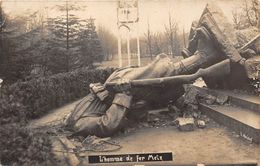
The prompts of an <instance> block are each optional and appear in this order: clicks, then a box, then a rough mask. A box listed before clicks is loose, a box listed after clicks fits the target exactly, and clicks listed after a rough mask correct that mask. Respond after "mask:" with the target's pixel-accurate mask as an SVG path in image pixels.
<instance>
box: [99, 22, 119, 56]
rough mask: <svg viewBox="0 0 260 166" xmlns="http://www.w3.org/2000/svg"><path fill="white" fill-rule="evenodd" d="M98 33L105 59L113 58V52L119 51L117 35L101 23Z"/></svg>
mask: <svg viewBox="0 0 260 166" xmlns="http://www.w3.org/2000/svg"><path fill="white" fill-rule="evenodd" d="M97 33H98V37H99V39H100V42H101V46H102V49H103V53H104V60H109V59H112V58H113V54H115V53H116V51H117V38H116V36H115V35H114V34H113V33H112V32H110V31H109V30H108V29H106V28H105V27H104V26H102V25H99V27H98V32H97Z"/></svg>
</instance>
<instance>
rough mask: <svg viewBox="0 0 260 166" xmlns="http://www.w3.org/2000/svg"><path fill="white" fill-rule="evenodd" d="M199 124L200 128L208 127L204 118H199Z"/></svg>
mask: <svg viewBox="0 0 260 166" xmlns="http://www.w3.org/2000/svg"><path fill="white" fill-rule="evenodd" d="M197 126H198V128H201V129H203V128H205V127H206V122H205V121H203V120H198V121H197Z"/></svg>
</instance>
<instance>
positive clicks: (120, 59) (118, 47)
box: [117, 27, 122, 68]
mask: <svg viewBox="0 0 260 166" xmlns="http://www.w3.org/2000/svg"><path fill="white" fill-rule="evenodd" d="M117 54H118V67H120V68H121V67H122V53H121V35H120V29H119V27H118V36H117Z"/></svg>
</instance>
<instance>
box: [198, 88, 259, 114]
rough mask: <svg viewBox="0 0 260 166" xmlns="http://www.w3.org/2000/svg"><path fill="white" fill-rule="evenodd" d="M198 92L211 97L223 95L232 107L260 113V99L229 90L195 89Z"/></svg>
mask: <svg viewBox="0 0 260 166" xmlns="http://www.w3.org/2000/svg"><path fill="white" fill-rule="evenodd" d="M196 88H198V89H199V90H200V91H203V92H206V93H208V94H211V95H213V96H218V95H225V96H228V97H229V102H230V104H232V105H235V106H238V107H242V108H246V109H250V110H252V111H256V112H259V113H260V97H259V96H255V95H249V94H243V93H241V92H240V93H239V92H234V91H229V90H212V89H208V88H201V87H196Z"/></svg>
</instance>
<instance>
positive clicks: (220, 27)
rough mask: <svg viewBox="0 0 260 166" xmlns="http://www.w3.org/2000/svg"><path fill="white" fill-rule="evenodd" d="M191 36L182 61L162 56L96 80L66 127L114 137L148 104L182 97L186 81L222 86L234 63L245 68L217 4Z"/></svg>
mask: <svg viewBox="0 0 260 166" xmlns="http://www.w3.org/2000/svg"><path fill="white" fill-rule="evenodd" d="M189 40H190V41H189V45H188V47H187V48H186V49H184V50H183V54H184V55H185V57H186V58H185V59H183V60H181V61H178V62H173V61H172V59H170V58H169V57H168V56H167V55H165V54H160V55H158V56H157V58H156V59H155V60H154V61H153V62H152V63H151V64H149V65H147V66H145V67H139V68H135V67H128V68H123V69H119V70H116V71H115V72H114V73H113V74H112V75H111V76H110V77H109V78H108V79H107V80H106V82H105V83H104V84H100V83H97V84H91V85H90V91H91V93H90V94H89V95H87V96H86V97H85V98H83V99H82V101H81V102H80V103H79V104H78V105H77V106H76V107H75V109H74V110H73V111H72V112H71V113H70V114H69V115H68V116H67V118H66V120H65V123H66V126H67V127H68V128H70V129H71V130H72V131H73V132H74V134H73V135H81V136H87V135H96V136H98V137H107V136H111V135H113V134H114V133H116V132H117V131H119V130H121V129H122V128H124V126H126V122H127V119H129V118H133V117H136V116H135V115H137V117H138V116H141V115H142V110H144V109H145V108H146V109H147V108H150V107H152V108H154V107H157V106H163V105H167V104H168V102H169V101H170V100H171V101H175V100H177V99H178V98H179V97H181V96H182V95H183V93H184V89H183V86H182V85H183V84H186V83H192V81H194V80H195V79H197V78H199V77H203V79H204V78H205V82H206V83H207V84H209V85H210V86H216V85H221V84H222V83H223V82H225V83H226V81H223V80H226V79H227V78H229V77H230V72H231V74H232V69H233V67H232V65H235V66H238V67H239V68H243V69H244V66H245V64H246V59H245V58H243V57H242V56H241V54H240V52H239V50H237V49H236V47H235V44H236V43H235V42H234V41H236V39H235V34H234V30H233V29H232V26H231V25H230V24H229V23H228V22H227V21H226V18H225V17H224V15H223V14H222V12H221V10H220V9H218V8H217V7H215V6H214V5H207V6H206V8H205V10H204V11H203V14H202V16H201V18H200V20H199V21H198V23H197V24H196V25H195V24H194V25H193V27H192V29H191V33H190V39H189ZM230 69H231V70H230ZM241 77H242V76H241ZM212 80H214V83H213V82H212ZM215 84H216V85H215ZM226 84H227V83H226ZM140 108H141V109H140Z"/></svg>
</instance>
